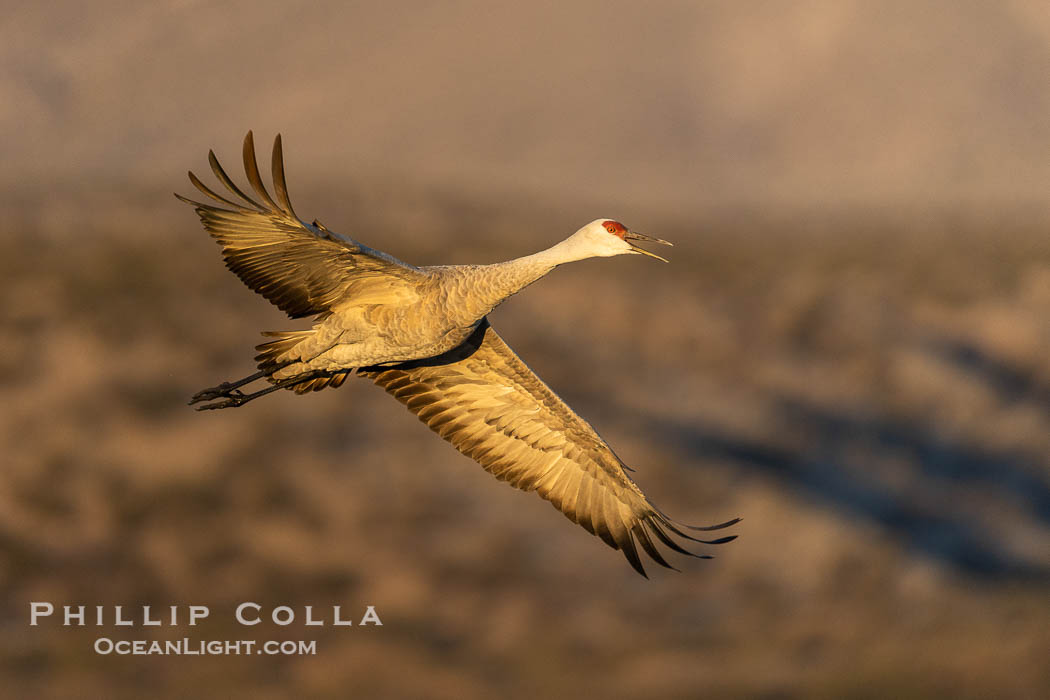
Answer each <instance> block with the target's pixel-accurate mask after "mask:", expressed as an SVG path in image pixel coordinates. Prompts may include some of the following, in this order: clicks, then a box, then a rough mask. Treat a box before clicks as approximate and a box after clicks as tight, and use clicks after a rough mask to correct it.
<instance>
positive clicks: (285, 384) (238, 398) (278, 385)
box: [190, 370, 330, 411]
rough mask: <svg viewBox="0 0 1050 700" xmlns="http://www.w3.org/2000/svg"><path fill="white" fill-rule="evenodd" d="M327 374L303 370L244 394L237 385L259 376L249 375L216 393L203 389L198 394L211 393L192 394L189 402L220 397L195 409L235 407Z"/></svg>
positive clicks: (319, 371)
mask: <svg viewBox="0 0 1050 700" xmlns="http://www.w3.org/2000/svg"><path fill="white" fill-rule="evenodd" d="M258 374H259V376H264V375H265V373H263V372H259V373H258ZM328 374H330V372H327V371H325V370H315V371H313V372H305V373H303V374H300V375H297V376H294V377H288V378H287V379H282V380H280V381H277V382H274V383H273V384H271V385H270V386H268V387H266V388H265V389H260V390H259V391H255V392H252V393H251V394H245V393H243V392H241V391H240V390H238V389H237V387H238V386H243V385H244V384H247V383H248V382H250V381H254V380H255V379H258V378H259V377H258V376H255V375H252V376H251V377H245V378H244V379H241V380H239V381H236V382H232V383H229V384H228V386H227V387H226V388H225V389H223V390H222V391H219V392H217V393H216V392H215V391H214V390H213V389H205V390H204V391H202V392H200V393H199V394H198V396H199V395H201V394H205V393H206V392H211V393H212V394H213V395H209V396H202V397H201V398H197V396H194V397H193V400H191V401H190V404H191V405H192V404H195V403H197V402H198V401H212V400H214V399H221V401H215V402H214V403H208V404H204V405H203V406H198V407H197V410H198V411H210V410H213V409H217V408H236V407H237V406H243V405H244V404H246V403H248V402H249V401H251V400H253V399H257V398H259V397H260V396H266V395H267V394H270V393H273V392H275V391H277V390H278V389H287V388H289V387H293V386H295V385H296V384H299V383H301V382H305V381H307V380H309V379H315V378H317V377H322V376H326V375H328ZM222 386H223V385H222V384H220V385H219V386H218V387H215V389H219V387H222Z"/></svg>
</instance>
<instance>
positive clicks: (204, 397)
mask: <svg viewBox="0 0 1050 700" xmlns="http://www.w3.org/2000/svg"><path fill="white" fill-rule="evenodd" d="M265 376H266V372H256V373H255V374H252V375H249V376H247V377H245V378H244V379H238V380H237V381H235V382H223V383H222V384H219V385H218V386H213V387H211V388H209V389H201V390H200V391H198V392H197V393H196V394H194V395H193V398H192V399H190V403H189V405H190V406H192V405H193V404H195V403H200V402H201V401H211V400H212V399H220V398H222V397H224V396H229V394H230V392H231V391H233V390H234V389H236V388H238V387H242V386H244V385H245V384H249V383H251V382H254V381H255V380H256V379H262V378H263V377H265Z"/></svg>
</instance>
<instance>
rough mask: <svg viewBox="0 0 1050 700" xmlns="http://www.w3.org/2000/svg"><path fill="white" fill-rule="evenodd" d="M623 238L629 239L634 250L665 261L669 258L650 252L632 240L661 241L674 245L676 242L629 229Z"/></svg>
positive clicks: (628, 241)
mask: <svg viewBox="0 0 1050 700" xmlns="http://www.w3.org/2000/svg"><path fill="white" fill-rule="evenodd" d="M623 239H624V240H625V241H627V244H628V245H629V246H631V249H632V251H633V252H635V253H639V254H641V255H648V256H649V257H650V258H656V259H657V260H663V261H664V262H667V258H663V257H660V256H659V255H657V254H656V253H650V252H649V251H648V250H646V249H645V248H642V247H640V246H636V245H635V244H634V243H631V241H648V242H650V243H660V244H661V245H670V246H673V245H674V243H670V242H668V241H665V240H663V239H662V238H653V237H652V236H646V235H645V234H644V233H638V232H637V231H628V232H627V233H625V234H624V236H623Z"/></svg>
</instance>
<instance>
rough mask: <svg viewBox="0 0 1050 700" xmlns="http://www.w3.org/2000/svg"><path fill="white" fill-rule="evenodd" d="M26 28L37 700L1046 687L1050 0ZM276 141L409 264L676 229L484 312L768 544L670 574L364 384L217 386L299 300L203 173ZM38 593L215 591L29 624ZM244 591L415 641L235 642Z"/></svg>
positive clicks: (294, 169) (283, 12) (688, 507)
mask: <svg viewBox="0 0 1050 700" xmlns="http://www.w3.org/2000/svg"><path fill="white" fill-rule="evenodd" d="M0 31H2V36H3V41H2V42H0V58H2V60H0V133H3V134H4V136H3V147H2V155H3V158H2V162H3V168H2V169H0V204H2V211H3V217H2V221H3V224H2V229H0V230H2V238H0V274H2V275H3V279H4V284H3V285H2V287H0V294H2V295H3V303H2V304H0V318H2V320H3V327H4V329H5V332H4V342H3V347H4V352H3V353H2V354H0V383H2V385H3V395H4V401H3V405H2V408H0V416H2V420H0V436H2V443H0V448H2V454H3V458H2V463H3V468H2V469H0V594H2V599H0V606H2V607H0V628H2V630H3V634H2V641H0V644H2V649H3V651H2V654H0V674H2V682H3V685H4V686H5V687H7V688H8V689H9V691H8V692H9V693H11V696H12V697H68V696H70V695H95V696H106V697H114V698H138V697H142V696H143V695H144V694H145V693H149V694H150V695H152V696H155V697H185V696H188V695H189V696H200V697H207V696H217V697H220V696H221V697H255V698H267V697H284V696H286V695H288V694H289V693H292V692H294V693H296V694H300V695H306V696H312V697H344V696H345V695H347V694H348V693H356V694H358V695H359V696H362V697H436V698H471V697H479V698H482V697H484V698H488V697H494V696H496V697H507V698H533V697H559V696H579V695H581V694H582V695H584V696H587V697H590V696H598V695H599V694H600V695H601V696H604V697H650V698H655V697H672V698H687V697H698V696H701V695H704V696H711V697H730V698H731V697H767V698H794V697H804V698H822V697H823V698H841V697H860V698H885V697H895V698H903V697H915V698H926V697H934V698H935V697H950V698H965V697H974V698H977V697H981V698H986V697H1002V698H1034V697H1047V696H1050V666H1048V665H1047V663H1046V662H1047V658H1048V652H1050V594H1048V593H1050V467H1048V464H1050V367H1048V363H1047V359H1046V358H1047V352H1046V349H1047V347H1048V342H1050V242H1048V241H1050V188H1048V184H1050V8H1048V6H1047V4H1046V3H1045V2H1042V1H1040V0H1031V1H1024V0H1004V1H1002V2H996V3H990V2H967V1H963V2H959V1H947V0H945V1H943V2H934V1H930V2H859V1H833V0H810V1H806V2H791V3H788V2H760V3H737V2H728V1H727V2H694V3H686V2H648V3H612V2H586V1H582V0H577V1H573V2H558V3H514V4H510V3H500V4H496V3H453V2H446V3H427V2H400V3H385V4H380V3H347V2H328V3H323V2H322V3H311V4H303V5H300V4H297V3H284V2H282V3H277V2H272V3H255V2H252V3H249V2H239V3H238V2H234V3H224V4H215V5H213V4H211V3H207V2H194V1H191V0H185V1H179V0H171V1H169V2H158V3H138V2H117V1H111V0H104V1H103V2H96V3H36V4H33V3H22V4H19V5H18V6H13V7H9V8H7V9H6V10H5V11H4V13H3V17H2V18H0ZM249 128H251V129H254V130H255V134H256V140H257V142H258V143H259V146H260V149H261V150H262V151H263V154H262V155H263V157H264V158H265V157H266V154H267V152H268V148H269V143H270V140H271V139H272V137H273V135H274V134H275V133H276V132H278V131H279V132H281V133H283V135H284V144H285V156H286V165H287V172H288V181H289V185H290V189H291V193H292V199H293V201H294V202H295V204H296V209H297V211H298V212H299V213H300V214H301V215H302V216H304V217H306V218H308V219H312V218H314V217H317V218H319V219H320V220H321V221H323V222H324V223H325V224H326V225H327V226H328V227H329V228H331V229H332V230H336V231H340V232H345V233H348V234H350V235H353V236H355V237H357V238H359V239H360V240H362V241H364V242H366V243H368V244H370V245H372V246H374V247H377V248H380V249H382V250H385V251H387V252H389V253H392V254H394V255H396V256H398V257H400V258H402V259H404V260H406V261H408V262H412V263H415V264H437V263H486V262H495V261H499V260H503V259H507V258H511V257H516V256H519V255H523V254H527V253H531V252H534V251H535V250H538V249H540V248H543V247H546V246H548V245H550V244H552V243H554V242H556V241H558V240H560V239H562V238H564V237H565V236H566V235H568V234H569V233H571V232H572V231H574V230H575V229H576V228H577V227H578V226H580V225H582V224H584V223H586V222H588V221H590V220H592V219H594V218H596V217H599V216H606V217H612V218H617V219H619V220H621V221H624V222H626V223H627V224H628V225H630V226H632V227H635V228H637V229H638V230H641V231H645V232H649V233H651V234H654V235H657V236H659V237H661V238H667V239H669V240H672V241H674V243H675V248H674V249H673V250H672V255H671V257H672V262H671V264H670V265H661V264H658V263H656V262H654V261H651V260H648V259H639V258H633V257H632V258H630V259H611V260H597V261H587V262H582V263H578V264H574V265H571V266H566V267H563V268H561V269H559V270H556V271H555V272H554V273H552V274H551V275H550V276H549V277H548V278H547V279H545V280H543V281H542V282H540V283H538V284H537V285H535V286H533V287H531V288H529V289H528V290H527V291H526V292H525V293H524V294H522V295H520V296H519V297H517V298H515V299H513V300H511V301H510V302H508V303H507V304H505V305H504V306H503V307H501V308H500V309H498V310H497V311H496V312H495V313H494V314H493V316H492V321H493V324H494V325H495V326H496V327H497V328H498V329H499V330H500V332H501V333H502V334H503V335H504V337H505V338H506V339H507V341H508V342H509V343H510V344H511V345H512V346H513V347H514V348H515V349H516V350H517V351H518V352H519V354H521V355H522V357H523V358H524V359H525V360H526V361H527V362H528V363H529V364H530V365H531V366H532V367H533V369H535V370H536V371H537V372H538V373H539V374H540V375H541V376H542V377H543V378H544V379H545V380H546V381H547V382H548V383H549V384H550V385H551V386H552V387H553V388H554V389H555V390H556V391H558V392H559V393H561V394H562V396H563V397H564V398H565V399H566V400H567V401H568V402H569V403H570V404H571V405H572V406H574V407H575V408H576V409H577V410H578V411H579V412H580V413H581V414H582V415H583V416H584V417H586V418H587V419H589V420H590V422H591V423H593V424H594V426H595V427H596V428H597V429H598V430H599V431H600V432H601V433H602V434H603V436H604V437H605V438H606V439H607V440H609V442H610V443H611V444H612V445H613V446H614V447H615V448H616V449H617V451H618V453H619V454H620V456H621V457H622V458H623V459H624V460H625V461H626V462H627V463H629V464H631V465H633V466H635V468H636V469H637V473H636V474H635V479H636V480H637V481H638V483H639V484H640V485H641V487H642V488H643V489H645V490H646V492H647V493H648V494H649V495H650V497H651V498H652V499H653V500H654V502H656V503H657V504H658V505H660V506H661V507H662V508H663V509H664V510H666V511H668V512H669V513H670V514H671V515H673V516H674V517H676V518H678V519H680V520H683V521H685V522H690V523H698V524H704V523H711V522H718V521H721V520H725V519H728V518H731V517H734V516H741V517H743V519H744V520H743V522H741V523H740V524H739V525H738V526H736V528H735V531H736V532H737V533H738V534H739V535H740V539H739V540H737V541H736V542H733V543H732V544H729V545H725V546H722V547H720V548H718V550H717V551H716V552H714V553H715V554H717V558H715V559H714V560H712V561H684V560H682V559H681V558H678V559H677V560H676V561H675V563H676V564H678V565H679V566H680V567H681V568H682V569H683V571H682V573H674V572H665V571H663V570H658V571H651V572H650V573H651V575H652V580H650V581H646V580H644V579H642V578H641V577H639V576H637V575H636V574H635V573H634V572H633V571H632V570H631V569H630V567H629V566H628V565H627V563H626V562H625V561H624V560H623V558H622V557H621V556H620V555H619V554H618V553H615V552H613V551H612V550H609V549H608V548H607V547H605V546H604V545H603V544H601V543H600V542H599V541H598V540H596V539H595V538H593V537H591V536H590V535H588V534H587V533H586V532H584V531H583V530H582V529H581V528H579V527H576V526H573V525H571V524H570V523H569V522H568V521H567V520H565V519H564V518H563V517H562V516H561V515H560V514H558V513H557V512H555V511H554V510H553V509H552V508H551V507H550V506H549V505H548V504H546V503H545V502H543V501H541V500H540V499H538V498H537V497H536V496H535V495H532V494H521V493H519V492H516V491H514V490H512V489H510V488H508V487H507V486H506V485H504V484H501V483H499V482H497V481H496V480H495V479H493V478H492V477H490V476H489V475H487V474H486V473H484V472H483V471H482V470H481V469H480V468H479V467H478V466H477V465H476V464H474V463H473V462H471V461H470V460H469V459H467V458H465V457H463V456H461V455H459V454H458V453H457V452H456V451H455V450H453V449H452V448H451V447H450V446H449V445H447V444H446V443H444V442H442V441H441V440H439V439H438V438H437V437H436V436H434V435H433V434H431V433H430V431H429V430H427V429H426V428H425V427H424V426H423V425H422V424H421V423H419V422H418V421H417V420H416V419H415V418H413V417H412V416H411V415H410V414H409V413H408V412H407V411H405V410H404V408H403V407H402V406H400V405H399V404H397V403H396V402H395V401H393V400H392V399H390V398H389V397H388V396H387V395H386V394H385V393H384V392H382V391H381V390H379V389H378V388H376V387H374V386H371V385H370V384H368V383H367V382H365V381H364V380H358V381H356V382H355V381H350V382H348V383H347V384H346V385H345V386H344V387H342V388H340V389H338V390H335V391H331V390H328V391H324V392H321V393H319V394H314V395H310V396H302V397H300V396H294V395H292V394H290V393H287V392H282V394H281V395H274V396H270V397H267V398H266V399H265V400H261V401H259V402H256V403H252V404H251V405H249V406H247V407H245V408H242V409H238V410H233V411H223V412H218V413H195V412H194V411H192V410H190V409H189V408H187V407H186V405H185V402H186V400H187V398H188V397H189V396H190V395H191V394H192V393H193V392H194V391H196V390H198V389H200V388H202V387H205V386H211V385H213V384H216V383H217V382H219V381H221V380H225V379H233V378H237V377H240V376H243V375H245V374H248V373H250V372H252V371H253V369H254V367H253V363H252V359H251V358H252V355H253V354H254V353H253V349H252V348H253V346H254V345H255V344H256V343H257V342H260V339H259V336H258V333H259V331H263V330H283V329H291V328H299V327H304V323H303V322H291V321H288V320H287V319H285V318H284V317H283V315H282V314H281V313H280V312H279V311H277V310H276V309H275V308H273V307H271V306H270V305H268V304H267V303H266V302H265V301H264V300H263V299H262V298H261V297H258V296H256V295H254V294H253V293H251V292H250V291H249V290H247V289H246V288H245V287H244V286H243V285H241V283H240V282H239V281H238V280H237V279H236V278H235V277H234V276H233V275H231V274H230V273H228V272H227V271H226V270H225V269H224V268H223V266H222V263H221V260H220V256H219V249H218V247H217V246H216V245H215V244H214V243H213V242H212V241H211V240H209V238H208V237H207V236H206V235H205V234H204V232H203V231H202V229H201V227H200V225H199V222H198V221H197V219H196V217H195V215H194V214H193V212H192V211H191V210H190V208H189V207H187V206H185V205H184V204H181V203H180V202H177V201H176V200H175V198H174V197H172V196H171V192H172V191H173V190H177V191H179V192H181V193H185V194H191V193H192V192H193V190H192V188H191V186H190V185H189V183H188V182H187V180H186V177H185V171H186V170H187V169H191V168H192V169H193V170H194V171H195V172H197V173H198V174H200V175H202V176H205V175H208V177H206V178H205V179H206V180H208V181H210V174H209V173H208V167H207V163H206V155H207V151H208V149H209V148H215V150H216V152H217V154H218V155H219V157H220V159H221V160H223V162H225V163H226V165H227V169H228V170H229V172H230V173H231V174H232V175H234V176H235V179H236V178H237V176H238V175H240V167H239V164H238V162H239V153H240V143H241V139H242V138H243V136H244V133H245V131H247V130H248V129H249ZM241 181H242V182H243V179H241ZM651 568H658V567H651ZM39 600H45V601H51V602H53V603H54V604H55V605H56V606H59V605H63V604H72V605H77V604H86V605H106V606H113V605H126V606H142V605H152V606H156V607H166V606H168V605H189V604H204V605H209V606H210V607H211V609H212V615H211V618H210V619H209V620H208V622H207V623H206V624H204V625H202V626H201V627H199V628H192V629H191V628H186V627H179V628H168V627H161V628H142V627H135V628H115V627H113V626H112V625H109V626H106V627H102V628H97V629H96V628H94V627H85V628H77V627H68V628H63V627H60V626H57V625H54V624H52V625H44V626H40V627H30V626H29V624H28V603H29V601H39ZM246 600H250V601H256V602H258V603H260V604H263V605H265V606H274V605H281V604H285V605H291V606H295V607H296V608H297V609H298V610H300V611H301V609H302V606H305V605H313V606H315V609H323V608H325V606H331V605H332V604H339V605H342V606H344V610H349V611H351V616H353V617H359V616H360V613H361V612H363V609H364V606H365V605H374V606H376V609H377V611H378V613H379V615H380V616H381V619H382V621H383V623H384V624H383V626H382V627H380V628H357V627H354V628H349V629H347V628H333V627H332V626H325V627H317V628H313V627H310V628H307V627H305V626H304V625H302V624H301V622H296V623H294V624H293V625H290V626H289V627H284V628H282V627H277V626H274V625H272V624H268V623H265V624H262V625H259V626H258V627H254V628H243V627H240V626H238V625H236V624H235V623H234V622H233V618H232V612H233V609H234V607H235V606H236V605H237V604H238V603H240V602H242V601H246ZM300 614H301V613H300ZM300 619H301V618H300ZM99 636H109V637H112V638H115V639H167V638H172V639H175V638H181V637H183V636H189V637H191V638H192V639H251V638H256V639H259V640H265V639H268V638H275V639H276V638H280V639H284V638H288V639H315V640H317V649H318V653H317V655H316V656H288V657H269V656H260V657H255V656H211V657H163V656H150V657H142V656H136V657H127V656H125V657H116V656H114V655H110V656H99V655H96V654H95V653H94V651H93V650H92V644H93V642H94V640H95V639H96V638H97V637H99Z"/></svg>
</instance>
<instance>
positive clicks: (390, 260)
mask: <svg viewBox="0 0 1050 700" xmlns="http://www.w3.org/2000/svg"><path fill="white" fill-rule="evenodd" d="M243 156H244V171H245V174H246V175H247V177H248V181H249V183H250V184H251V187H252V189H253V190H254V192H255V197H254V198H253V197H251V196H249V195H248V194H246V193H245V192H244V191H243V190H242V189H241V188H240V187H238V186H237V184H236V183H234V181H233V180H232V179H231V178H230V176H229V175H227V173H226V171H225V170H224V169H223V167H222V165H220V164H219V160H218V158H216V157H215V153H214V152H212V151H209V152H208V163H209V164H210V165H211V169H212V172H213V173H214V174H215V177H216V178H217V179H218V180H219V182H220V183H222V185H223V186H224V187H225V188H226V190H227V194H226V195H223V194H219V193H218V192H216V191H214V190H212V189H211V188H210V187H208V186H207V185H205V184H204V183H203V182H201V180H200V179H199V178H198V177H197V176H196V175H194V174H193V173H192V172H191V173H190V174H189V178H190V182H191V183H192V184H193V186H194V187H196V188H197V189H198V190H200V191H201V192H202V193H203V194H204V195H205V196H206V197H207V198H208V199H210V200H214V201H215V202H217V203H218V204H219V205H222V206H217V205H215V204H211V203H204V202H198V201H194V200H191V199H188V198H186V197H183V196H181V195H175V196H176V197H178V198H179V199H181V200H182V201H184V202H188V203H189V204H191V205H193V207H194V208H195V209H196V211H197V215H198V216H200V218H201V221H202V222H203V223H204V227H205V229H207V231H208V233H210V234H211V236H212V238H214V239H215V240H216V241H218V242H219V244H220V245H222V256H223V259H224V260H225V261H226V266H227V267H228V268H230V270H231V271H233V273H234V274H236V275H237V276H238V277H239V278H240V279H241V281H242V282H244V283H245V284H246V285H248V287H250V288H251V289H252V290H254V291H256V292H258V293H259V294H261V295H262V296H264V297H266V299H267V300H269V301H270V302H271V303H273V304H274V305H275V306H277V307H278V308H279V309H281V310H282V311H285V312H286V313H287V314H288V315H289V316H291V317H292V318H299V317H302V316H312V315H314V314H320V313H324V312H326V311H330V310H331V308H332V307H333V306H334V305H336V304H338V303H340V302H342V301H344V300H347V299H352V298H355V297H356V298H359V299H362V300H363V299H367V298H389V297H391V296H394V297H399V298H404V297H407V296H411V295H415V294H416V293H417V292H416V288H417V286H418V285H419V284H420V283H421V282H422V281H424V280H425V279H426V278H427V273H425V272H424V271H422V270H420V269H418V268H416V267H413V266H411V265H408V264H406V263H403V262H401V261H400V260H398V259H396V258H394V257H392V256H390V255H387V254H386V253H383V252H381V251H378V250H373V249H372V248H369V247H368V246H365V245H363V244H361V243H358V242H357V241H355V240H353V239H352V238H349V237H348V236H341V235H339V234H336V233H333V232H331V231H329V230H328V229H326V228H325V227H324V226H323V225H321V224H319V223H317V222H316V221H315V222H313V223H312V224H307V223H305V222H304V221H302V220H300V219H299V217H298V216H297V215H296V214H295V210H294V209H293V208H292V202H291V199H290V198H289V196H288V185H287V182H286V180H285V174H284V155H283V150H282V146H281V137H280V135H278V136H277V138H276V139H275V140H274V147H273V157H272V159H271V165H272V179H273V186H274V191H275V193H276V199H275V198H274V197H271V196H270V193H269V192H267V190H266V186H265V185H264V184H263V181H262V176H261V175H260V173H259V165H258V163H257V162H256V159H255V143H254V140H253V137H252V132H250V131H249V132H248V135H247V136H245V138H244V149H243ZM226 207H229V208H226Z"/></svg>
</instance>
